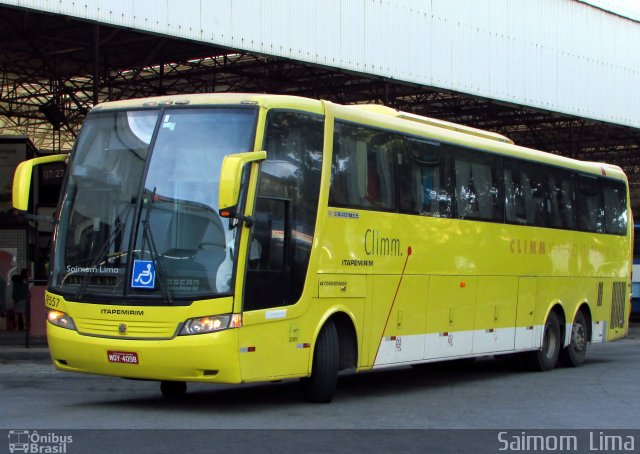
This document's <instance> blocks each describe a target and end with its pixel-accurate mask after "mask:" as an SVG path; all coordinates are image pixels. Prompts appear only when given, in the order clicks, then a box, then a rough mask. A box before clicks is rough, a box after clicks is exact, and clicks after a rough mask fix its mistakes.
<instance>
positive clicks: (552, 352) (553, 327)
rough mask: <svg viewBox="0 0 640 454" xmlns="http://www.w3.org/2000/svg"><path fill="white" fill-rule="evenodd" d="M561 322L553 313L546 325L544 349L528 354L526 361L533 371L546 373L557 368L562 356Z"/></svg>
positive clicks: (543, 340) (543, 338)
mask: <svg viewBox="0 0 640 454" xmlns="http://www.w3.org/2000/svg"><path fill="white" fill-rule="evenodd" d="M561 345H562V340H561V339H560V321H559V320H558V316H557V315H556V313H555V312H551V313H550V314H549V317H547V321H546V323H545V324H544V334H543V337H542V347H541V348H540V350H536V351H535V352H528V353H526V355H525V357H524V359H525V363H526V365H527V367H528V368H529V369H531V370H535V371H540V372H545V371H548V370H551V369H553V368H554V367H555V365H556V363H557V362H558V355H559V354H560V346H561Z"/></svg>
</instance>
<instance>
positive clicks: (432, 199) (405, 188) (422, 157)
mask: <svg viewBox="0 0 640 454" xmlns="http://www.w3.org/2000/svg"><path fill="white" fill-rule="evenodd" d="M406 144H407V147H406V149H405V152H406V156H404V160H403V162H404V166H401V165H400V162H399V165H398V184H399V185H400V201H401V203H400V210H401V211H402V212H405V213H415V214H421V215H423V216H433V217H449V216H450V215H451V199H452V198H451V193H450V190H449V187H450V186H449V178H448V174H447V173H446V165H445V159H443V158H444V153H443V150H442V148H443V147H444V146H443V145H442V144H440V143H438V142H434V141H427V140H420V139H414V138H409V139H407V140H406ZM408 200H410V201H411V202H410V206H409V205H408V202H407V201H408Z"/></svg>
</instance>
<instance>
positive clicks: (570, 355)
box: [560, 312, 589, 367]
mask: <svg viewBox="0 0 640 454" xmlns="http://www.w3.org/2000/svg"><path fill="white" fill-rule="evenodd" d="M588 344H589V335H588V331H587V320H586V319H585V317H584V314H583V313H582V312H578V313H577V314H576V319H575V320H574V321H573V326H572V327H571V337H570V340H569V345H568V346H567V348H563V349H562V351H561V352H560V361H561V362H562V364H564V365H565V366H569V367H578V366H581V365H582V364H583V363H584V359H585V357H586V356H587V345H588Z"/></svg>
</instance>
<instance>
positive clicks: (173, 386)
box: [160, 381, 187, 399]
mask: <svg viewBox="0 0 640 454" xmlns="http://www.w3.org/2000/svg"><path fill="white" fill-rule="evenodd" d="M160 392H162V395H163V396H164V397H166V398H167V399H179V398H181V397H184V395H185V394H186V393H187V384H186V383H185V382H183V381H163V382H161V383H160Z"/></svg>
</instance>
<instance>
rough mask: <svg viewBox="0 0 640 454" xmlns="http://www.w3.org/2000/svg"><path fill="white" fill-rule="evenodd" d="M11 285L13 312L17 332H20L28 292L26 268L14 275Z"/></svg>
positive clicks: (23, 320)
mask: <svg viewBox="0 0 640 454" xmlns="http://www.w3.org/2000/svg"><path fill="white" fill-rule="evenodd" d="M11 284H12V285H13V288H12V290H11V296H12V298H13V311H14V312H15V314H16V318H17V323H18V330H19V331H22V330H23V329H24V328H25V318H24V314H25V311H26V309H27V292H28V291H29V272H28V271H27V270H26V268H23V269H22V271H20V274H19V275H14V276H13V277H12V278H11Z"/></svg>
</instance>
